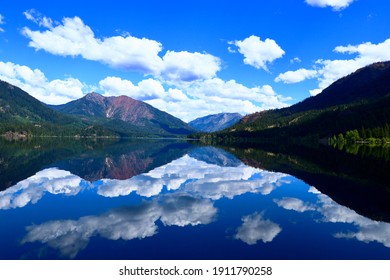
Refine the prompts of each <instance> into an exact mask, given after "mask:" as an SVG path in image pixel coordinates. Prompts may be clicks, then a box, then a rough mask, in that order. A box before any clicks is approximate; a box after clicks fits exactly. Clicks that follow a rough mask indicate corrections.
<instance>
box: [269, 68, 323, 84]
mask: <svg viewBox="0 0 390 280" xmlns="http://www.w3.org/2000/svg"><path fill="white" fill-rule="evenodd" d="M317 75H318V73H317V71H316V70H308V69H304V68H301V69H298V70H296V71H287V72H285V73H281V74H279V76H277V77H276V78H275V82H283V83H285V84H293V83H299V82H302V81H304V80H306V79H312V78H315V77H317Z"/></svg>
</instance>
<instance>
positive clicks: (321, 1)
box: [305, 0, 354, 11]
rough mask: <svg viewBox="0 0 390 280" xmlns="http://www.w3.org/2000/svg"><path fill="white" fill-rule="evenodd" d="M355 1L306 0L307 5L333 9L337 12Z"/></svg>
mask: <svg viewBox="0 0 390 280" xmlns="http://www.w3.org/2000/svg"><path fill="white" fill-rule="evenodd" d="M353 1H354V0H305V2H306V3H307V4H309V5H310V6H314V7H321V8H325V7H331V8H333V10H335V11H339V10H342V9H344V8H346V7H348V6H349V5H350V4H352V2H353Z"/></svg>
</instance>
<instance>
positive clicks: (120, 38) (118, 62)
mask: <svg viewBox="0 0 390 280" xmlns="http://www.w3.org/2000/svg"><path fill="white" fill-rule="evenodd" d="M210 2H211V3H210ZM389 12H390V3H389V2H388V1H386V0H288V1H286V0H284V1H282V0H273V1H260V0H257V1H256V0H252V1H247V0H242V1H238V2H234V1H219V0H216V1H204V0H197V1H151V0H149V1H148V0H144V1H118V0H111V1H110V2H106V1H98V2H95V1H73V0H68V1H54V2H53V1H42V0H36V1H27V0H18V3H17V5H16V4H15V1H11V0H5V1H3V0H1V1H0V79H2V80H5V81H8V82H10V83H12V84H15V85H17V86H19V87H21V88H22V89H24V90H26V91H27V92H29V93H30V94H31V95H33V96H34V97H36V98H38V99H39V100H41V101H43V102H46V103H50V104H62V103H66V102H69V101H71V100H74V99H77V98H81V97H82V96H83V95H84V94H86V93H88V92H91V91H96V92H99V93H101V94H103V95H105V96H111V95H128V96H130V97H133V98H135V99H138V100H142V101H144V102H147V103H149V104H151V105H153V106H155V107H157V108H159V109H161V110H164V111H167V112H168V113H170V114H172V115H174V116H176V117H179V118H182V119H183V120H185V121H190V120H192V119H195V118H197V117H201V116H204V115H208V114H214V113H220V112H239V113H241V114H248V113H252V112H256V111H260V110H264V109H269V108H279V107H283V106H287V105H291V104H294V103H296V102H299V101H301V100H303V99H304V98H307V97H309V96H310V95H315V94H318V93H319V92H321V90H322V89H324V88H325V87H327V86H328V85H330V84H331V83H332V82H334V81H335V80H337V79H338V78H340V77H342V76H345V75H347V74H349V73H351V72H353V71H355V70H356V69H358V68H360V67H363V66H365V65H368V64H370V63H373V62H376V61H383V60H390V17H389Z"/></svg>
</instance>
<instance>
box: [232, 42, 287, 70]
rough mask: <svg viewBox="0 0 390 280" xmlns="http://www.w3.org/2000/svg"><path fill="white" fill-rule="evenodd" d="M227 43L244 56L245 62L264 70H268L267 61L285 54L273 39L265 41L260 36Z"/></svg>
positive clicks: (269, 61)
mask: <svg viewBox="0 0 390 280" xmlns="http://www.w3.org/2000/svg"><path fill="white" fill-rule="evenodd" d="M229 44H230V45H235V46H236V47H237V48H238V52H239V53H241V54H242V55H243V56H244V63H245V64H248V65H251V66H253V67H255V68H256V69H260V68H262V69H264V70H266V71H268V68H267V64H268V63H271V62H273V61H274V60H275V59H278V58H281V57H282V56H283V55H284V54H285V52H284V50H283V49H282V48H281V47H280V46H279V45H278V44H277V43H276V42H275V40H272V39H269V38H267V39H265V41H261V39H260V37H258V36H254V35H252V36H250V37H248V38H246V39H244V40H242V41H239V40H236V41H233V42H229ZM230 51H231V50H230Z"/></svg>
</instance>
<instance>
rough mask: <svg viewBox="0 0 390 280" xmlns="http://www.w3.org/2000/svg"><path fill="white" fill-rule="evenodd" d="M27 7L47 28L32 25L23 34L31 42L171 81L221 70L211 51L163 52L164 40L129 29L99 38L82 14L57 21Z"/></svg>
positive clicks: (189, 79)
mask: <svg viewBox="0 0 390 280" xmlns="http://www.w3.org/2000/svg"><path fill="white" fill-rule="evenodd" d="M36 13H37V12H36V11H31V10H30V11H27V12H25V16H26V18H27V19H29V20H31V21H33V22H35V23H36V24H38V25H39V26H40V27H43V28H45V29H46V30H44V31H40V30H37V31H33V30H31V29H30V28H28V27H24V28H23V29H22V34H23V35H24V36H25V37H27V38H29V39H30V42H29V46H30V47H32V48H34V49H35V50H44V51H46V52H48V53H51V54H54V55H59V56H73V57H74V56H81V57H82V58H84V59H87V60H91V61H98V62H100V63H103V64H106V65H108V66H110V67H112V68H116V69H123V70H132V71H138V72H141V73H143V74H146V75H147V74H151V75H154V76H155V77H159V78H162V79H164V80H166V81H168V82H171V83H180V82H192V81H195V80H199V79H209V78H213V77H214V76H215V75H216V72H218V71H219V70H220V59H219V58H217V57H215V56H213V55H211V54H207V53H198V52H195V53H190V52H187V51H181V52H175V51H169V50H168V51H167V52H166V53H165V55H164V56H163V57H160V56H159V53H160V52H161V51H162V44H161V43H160V42H158V41H155V40H151V39H147V38H137V37H134V36H131V35H130V34H128V33H124V34H123V35H121V36H113V37H106V38H97V37H96V36H95V33H94V32H93V31H92V29H91V28H90V27H89V26H88V25H86V24H85V23H84V22H83V21H82V19H81V18H79V17H73V18H64V19H63V20H62V23H54V22H53V21H52V20H51V19H50V18H46V17H44V16H42V15H38V16H37V15H36Z"/></svg>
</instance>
